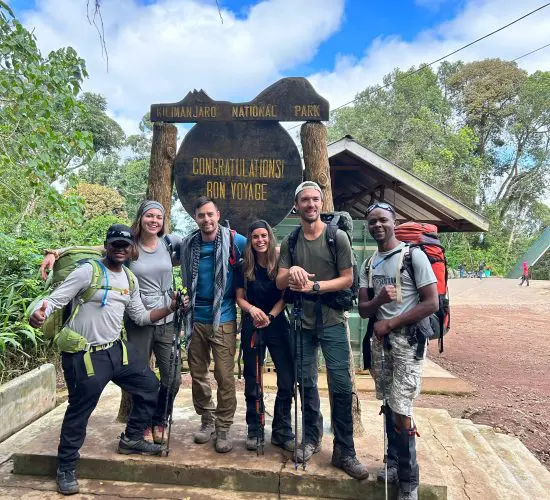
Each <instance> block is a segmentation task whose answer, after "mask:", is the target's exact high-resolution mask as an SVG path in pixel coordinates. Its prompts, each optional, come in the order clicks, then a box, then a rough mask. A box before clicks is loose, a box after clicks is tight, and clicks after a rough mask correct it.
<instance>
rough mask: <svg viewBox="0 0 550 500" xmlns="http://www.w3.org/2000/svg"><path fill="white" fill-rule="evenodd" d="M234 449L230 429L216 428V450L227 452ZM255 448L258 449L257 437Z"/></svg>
mask: <svg viewBox="0 0 550 500" xmlns="http://www.w3.org/2000/svg"><path fill="white" fill-rule="evenodd" d="M247 441H248V439H247ZM232 449H233V442H232V441H231V437H229V431H228V430H223V429H216V451H217V452H218V453H227V452H228V451H231V450H232ZM254 449H256V439H254Z"/></svg>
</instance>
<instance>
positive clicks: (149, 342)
mask: <svg viewBox="0 0 550 500" xmlns="http://www.w3.org/2000/svg"><path fill="white" fill-rule="evenodd" d="M124 326H125V328H126V333H127V334H128V343H129V344H130V345H132V346H133V347H134V349H135V350H136V351H137V352H138V353H139V356H140V359H141V361H143V362H144V363H146V364H147V365H149V360H150V359H151V353H153V352H154V353H155V358H156V364H157V366H158V368H159V372H160V391H159V398H158V401H157V408H156V410H155V413H154V415H153V421H152V425H165V424H166V422H165V421H164V411H165V406H166V397H169V401H168V413H170V411H171V408H172V405H173V402H174V398H175V397H176V394H177V393H178V391H179V388H180V384H181V357H179V358H178V359H179V362H178V366H177V367H175V371H172V372H171V368H172V370H174V366H173V364H172V367H171V366H170V358H171V356H172V342H173V337H174V323H173V322H169V323H166V324H161V325H146V326H139V325H136V324H135V323H134V322H133V321H132V320H131V319H130V318H126V319H125V321H124ZM170 382H171V383H170ZM169 385H170V387H168V386H169ZM167 395H168V396H167Z"/></svg>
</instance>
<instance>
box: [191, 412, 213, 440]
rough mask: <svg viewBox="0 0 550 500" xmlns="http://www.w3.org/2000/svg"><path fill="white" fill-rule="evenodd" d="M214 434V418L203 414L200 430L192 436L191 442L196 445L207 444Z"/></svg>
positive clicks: (209, 414) (208, 414)
mask: <svg viewBox="0 0 550 500" xmlns="http://www.w3.org/2000/svg"><path fill="white" fill-rule="evenodd" d="M215 433H216V428H215V426H214V417H213V416H212V414H211V413H203V415H202V417H201V428H200V429H199V430H198V431H197V432H195V434H193V441H195V443H197V444H204V443H208V441H210V439H212V436H213V435H214V434H215Z"/></svg>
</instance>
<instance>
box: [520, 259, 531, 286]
mask: <svg viewBox="0 0 550 500" xmlns="http://www.w3.org/2000/svg"><path fill="white" fill-rule="evenodd" d="M523 283H527V286H529V264H527V261H526V260H524V261H523V273H522V275H521V281H520V282H519V286H521V285H523Z"/></svg>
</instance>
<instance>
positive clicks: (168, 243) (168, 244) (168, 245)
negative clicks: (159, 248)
mask: <svg viewBox="0 0 550 500" xmlns="http://www.w3.org/2000/svg"><path fill="white" fill-rule="evenodd" d="M162 241H164V245H165V246H166V250H168V253H169V254H170V257H172V254H173V253H174V247H173V245H172V241H171V240H170V238H169V237H168V235H167V234H165V235H164V236H163V237H162Z"/></svg>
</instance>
